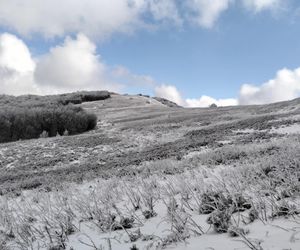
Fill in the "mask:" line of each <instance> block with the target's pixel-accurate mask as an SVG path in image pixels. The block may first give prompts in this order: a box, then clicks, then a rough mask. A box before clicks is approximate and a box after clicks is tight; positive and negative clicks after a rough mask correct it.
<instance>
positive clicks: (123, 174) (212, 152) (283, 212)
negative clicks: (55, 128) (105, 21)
mask: <svg viewBox="0 0 300 250" xmlns="http://www.w3.org/2000/svg"><path fill="white" fill-rule="evenodd" d="M131 102H132V103H131ZM120 104H122V106H121V107H119V106H120ZM289 105H290V104H289V103H283V104H280V105H279V104H277V105H276V106H274V107H272V106H258V107H245V108H242V107H237V108H218V109H213V110H210V109H190V110H184V109H181V108H167V107H164V106H162V105H161V104H159V103H158V102H154V101H153V103H151V102H149V101H148V99H147V98H146V97H131V96H119V97H113V98H112V99H110V100H108V101H103V102H93V103H88V104H84V105H83V106H84V107H85V108H87V109H93V110H95V111H96V112H97V115H98V117H99V123H98V129H97V130H95V131H92V132H89V133H86V134H83V135H78V136H73V137H72V136H70V137H57V138H43V139H38V140H29V141H21V142H14V143H7V144H2V145H0V193H1V196H0V249H1V250H2V249H3V250H6V249H7V250H10V249H16V250H17V249H22V250H23V249H24V250H25V249H26V250H27V249H34V250H35V249H41V250H42V249H43V250H61V249H69V250H71V249H73V250H81V249H82V250H85V249H86V250H88V249H94V250H100V249H101V250H104V249H107V250H110V249H112V250H126V249H128V250H129V249H131V250H135V249H140V250H142V249H175V250H181V249H187V250H202V249H203V250H206V249H207V250H213V249H214V250H227V249H228V250H231V249H241V250H242V249H253V250H269V249H270V250H287V249H292V250H299V249H300V217H299V214H300V135H299V113H300V109H295V108H294V107H295V106H296V104H295V101H294V102H293V103H292V106H293V109H291V111H290V113H289V110H290V109H289ZM299 107H300V105H299ZM281 110H283V111H284V112H281ZM298 111H299V112H298Z"/></svg>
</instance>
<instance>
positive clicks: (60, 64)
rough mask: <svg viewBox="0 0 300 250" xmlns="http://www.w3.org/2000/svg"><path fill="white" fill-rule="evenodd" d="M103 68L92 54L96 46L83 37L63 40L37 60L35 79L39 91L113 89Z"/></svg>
mask: <svg viewBox="0 0 300 250" xmlns="http://www.w3.org/2000/svg"><path fill="white" fill-rule="evenodd" d="M107 71H108V69H107V67H106V65H105V64H104V63H102V62H101V60H100V58H99V55H97V54H96V46H95V44H93V43H92V42H91V41H90V40H89V39H88V38H87V37H86V36H85V35H83V34H78V35H77V37H76V38H75V39H72V38H71V37H67V38H66V39H65V41H64V43H63V44H62V45H60V46H56V47H54V48H52V49H50V51H49V53H48V54H46V55H44V56H42V57H41V58H39V59H38V61H37V66H36V70H35V79H36V81H37V82H38V83H39V85H40V87H41V88H43V89H48V90H49V89H55V90H56V91H57V92H64V91H65V92H66V91H74V89H75V90H81V89H87V90H91V89H100V88H105V89H107V88H108V89H110V90H111V89H113V90H115V89H117V86H116V84H114V83H112V82H110V80H109V79H107V76H106V75H107Z"/></svg>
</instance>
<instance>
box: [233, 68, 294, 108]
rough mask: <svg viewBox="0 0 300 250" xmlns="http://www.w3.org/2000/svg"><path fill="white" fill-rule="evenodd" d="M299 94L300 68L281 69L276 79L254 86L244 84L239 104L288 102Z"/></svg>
mask: <svg viewBox="0 0 300 250" xmlns="http://www.w3.org/2000/svg"><path fill="white" fill-rule="evenodd" d="M299 94H300V68H297V69H295V70H289V69H282V70H280V71H278V72H277V74H276V77H275V78H274V79H272V80H269V81H268V82H266V83H264V84H262V85H260V86H255V85H251V84H244V85H242V87H241V90H240V95H239V104H241V105H246V104H265V103H272V102H279V101H284V100H290V99H294V98H296V97H298V96H299Z"/></svg>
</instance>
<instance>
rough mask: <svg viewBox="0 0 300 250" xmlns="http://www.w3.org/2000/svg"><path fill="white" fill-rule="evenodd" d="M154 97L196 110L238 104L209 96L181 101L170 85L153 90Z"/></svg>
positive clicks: (175, 89)
mask: <svg viewBox="0 0 300 250" xmlns="http://www.w3.org/2000/svg"><path fill="white" fill-rule="evenodd" d="M155 95H156V96H158V97H162V98H165V99H168V100H170V101H173V102H175V103H177V104H178V105H181V106H184V107H188V108H196V107H209V106H210V105H211V104H213V103H215V104H216V105H217V106H235V105H237V104H238V101H237V99H233V98H232V99H218V100H217V99H215V98H212V97H210V96H205V95H204V96H201V97H200V98H199V99H183V97H182V95H181V93H180V92H179V90H178V89H177V88H176V87H175V86H172V85H161V86H158V87H156V88H155Z"/></svg>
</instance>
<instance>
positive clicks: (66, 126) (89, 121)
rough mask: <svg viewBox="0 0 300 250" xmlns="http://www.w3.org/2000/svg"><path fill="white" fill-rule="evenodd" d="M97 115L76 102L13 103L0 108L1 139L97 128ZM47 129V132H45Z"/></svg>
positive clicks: (26, 137) (74, 132)
mask: <svg viewBox="0 0 300 250" xmlns="http://www.w3.org/2000/svg"><path fill="white" fill-rule="evenodd" d="M96 124H97V117H96V116H95V115H93V114H89V113H87V112H85V111H84V110H83V109H82V108H80V107H75V106H73V105H66V106H62V105H51V106H46V107H32V108H28V107H9V106H6V107H4V108H3V109H1V110H0V142H10V141H16V140H20V139H32V138H39V137H40V135H41V134H47V135H48V136H50V137H52V136H56V135H57V134H59V135H63V134H69V135H73V134H77V133H82V132H85V131H88V130H91V129H93V128H95V126H96ZM45 132H46V133H45Z"/></svg>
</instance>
